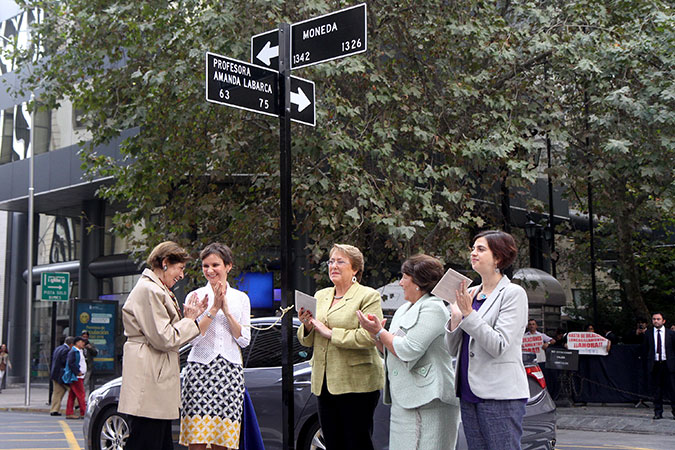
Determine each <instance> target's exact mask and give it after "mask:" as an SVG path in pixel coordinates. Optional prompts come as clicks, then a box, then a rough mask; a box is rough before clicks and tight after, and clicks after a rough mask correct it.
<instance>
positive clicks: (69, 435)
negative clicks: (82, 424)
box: [59, 420, 82, 450]
mask: <svg viewBox="0 0 675 450" xmlns="http://www.w3.org/2000/svg"><path fill="white" fill-rule="evenodd" d="M59 423H60V424H61V428H63V434H64V435H65V436H66V440H67V441H68V445H70V450H82V448H81V447H80V444H78V443H77V439H75V435H74V434H73V431H72V430H71V429H70V427H69V426H68V424H67V423H66V421H65V420H59Z"/></svg>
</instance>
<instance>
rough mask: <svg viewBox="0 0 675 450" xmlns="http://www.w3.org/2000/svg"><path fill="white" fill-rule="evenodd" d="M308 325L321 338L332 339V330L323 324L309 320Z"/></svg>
mask: <svg viewBox="0 0 675 450" xmlns="http://www.w3.org/2000/svg"><path fill="white" fill-rule="evenodd" d="M310 323H311V324H312V325H313V326H314V328H316V332H317V333H319V334H320V335H321V336H322V337H324V338H326V339H328V340H330V338H332V337H333V330H331V329H330V328H328V326H326V325H324V323H323V322H319V321H318V320H316V319H311V320H310Z"/></svg>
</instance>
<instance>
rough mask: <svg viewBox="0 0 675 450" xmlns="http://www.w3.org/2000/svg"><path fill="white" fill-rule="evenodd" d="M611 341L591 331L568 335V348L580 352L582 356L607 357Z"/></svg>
mask: <svg viewBox="0 0 675 450" xmlns="http://www.w3.org/2000/svg"><path fill="white" fill-rule="evenodd" d="M608 344H609V340H608V339H605V338H604V337H602V336H600V335H599V334H597V333H591V332H590V331H572V332H570V333H567V348H568V349H570V350H578V351H579V354H580V355H607V345H608Z"/></svg>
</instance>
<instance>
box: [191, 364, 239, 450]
mask: <svg viewBox="0 0 675 450" xmlns="http://www.w3.org/2000/svg"><path fill="white" fill-rule="evenodd" d="M182 384H183V386H182V388H181V402H182V407H181V412H180V443H181V445H185V446H187V445H188V444H216V445H221V446H223V447H227V448H234V449H236V448H239V432H240V431H241V414H242V407H243V401H244V369H243V368H242V367H241V365H239V364H235V363H232V362H230V361H228V360H226V359H225V358H223V357H222V356H218V357H216V359H214V360H213V361H211V362H210V363H209V364H200V363H196V362H188V364H187V366H185V372H184V374H183V383H182Z"/></svg>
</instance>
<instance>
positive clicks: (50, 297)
mask: <svg viewBox="0 0 675 450" xmlns="http://www.w3.org/2000/svg"><path fill="white" fill-rule="evenodd" d="M40 285H41V289H42V300H43V301H48V302H67V301H68V292H69V291H70V273H68V272H45V273H43V274H42V276H41V278H40Z"/></svg>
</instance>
